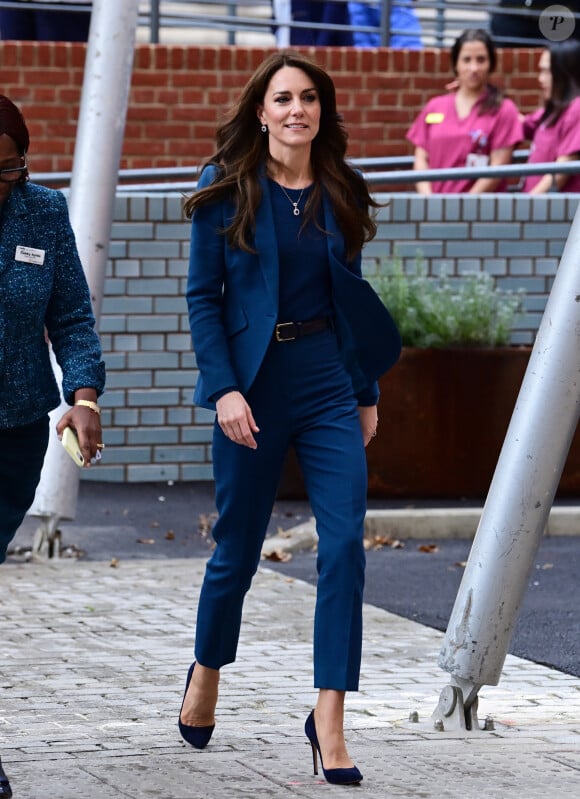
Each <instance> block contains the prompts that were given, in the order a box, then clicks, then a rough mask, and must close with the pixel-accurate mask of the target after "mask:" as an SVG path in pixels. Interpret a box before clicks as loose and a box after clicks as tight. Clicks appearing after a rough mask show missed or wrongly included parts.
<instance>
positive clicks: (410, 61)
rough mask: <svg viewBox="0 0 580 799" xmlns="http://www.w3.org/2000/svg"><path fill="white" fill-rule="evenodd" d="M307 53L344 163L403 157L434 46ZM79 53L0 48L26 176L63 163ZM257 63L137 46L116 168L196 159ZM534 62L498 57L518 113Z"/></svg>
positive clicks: (258, 56)
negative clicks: (23, 129)
mask: <svg viewBox="0 0 580 799" xmlns="http://www.w3.org/2000/svg"><path fill="white" fill-rule="evenodd" d="M307 52H308V53H309V54H310V55H311V56H312V57H314V58H315V59H316V61H317V62H318V63H319V64H321V65H322V66H324V67H325V68H326V69H327V70H328V71H329V72H330V74H331V75H332V77H333V78H334V81H335V84H336V86H337V93H338V107H339V110H340V111H341V113H342V114H343V116H344V119H345V122H346V125H347V128H348V131H349V135H350V139H349V154H350V155H351V156H352V157H359V156H385V155H405V154H407V153H410V152H411V148H410V146H409V144H408V143H407V142H406V140H405V133H406V131H407V129H408V127H409V125H410V124H411V122H412V120H413V118H414V117H415V115H416V114H417V112H418V110H419V109H420V108H421V107H422V106H423V104H424V103H425V101H426V100H427V99H428V98H429V97H431V96H433V95H434V94H438V93H441V92H442V91H444V87H445V84H446V83H447V82H448V81H449V80H450V78H451V73H450V71H449V60H448V53H447V51H442V50H431V49H429V50H423V51H403V50H392V51H391V50H386V49H378V50H364V49H363V50H360V49H352V48H334V47H333V48H330V47H329V48H325V49H318V50H314V49H309V50H308V51H307ZM84 57H85V45H84V44H71V43H60V42H58V43H55V42H11V41H6V42H0V78H1V91H2V92H3V93H4V94H6V95H8V96H9V97H10V98H11V99H12V100H14V101H15V102H16V103H17V104H19V105H20V107H21V108H22V110H23V112H24V115H25V118H26V120H27V123H28V125H29V128H30V132H31V140H32V144H31V150H30V162H31V168H32V171H33V172H44V171H59V170H68V169H70V167H71V161H72V155H73V152H74V137H75V131H76V121H77V116H78V105H79V101H80V94H81V88H82V81H83V68H84ZM263 58H264V50H263V49H258V48H242V47H225V46H224V47H205V48H198V47H185V46H165V45H148V44H140V45H138V46H137V50H136V56H135V64H134V71H133V78H132V87H131V97H130V108H129V114H128V118H127V126H126V132H125V143H124V148H123V160H122V166H123V167H129V168H141V167H147V166H155V167H161V166H182V165H189V164H197V163H199V162H200V161H201V160H202V159H203V158H204V157H205V156H207V155H208V154H209V153H210V152H211V150H212V147H213V135H214V131H215V125H216V121H217V120H218V119H219V116H220V114H221V112H222V110H223V109H224V108H225V107H227V106H229V105H230V103H231V102H232V101H233V99H234V98H235V97H236V96H237V93H238V89H239V87H240V86H241V85H243V83H244V82H245V81H246V79H247V78H248V76H249V75H250V74H251V72H252V71H253V69H254V68H255V67H256V66H257V65H258V64H259V63H260V62H261V61H262V60H263ZM537 60H538V51H537V50H536V51H534V50H527V49H521V50H513V51H512V50H506V51H501V50H500V51H499V64H498V69H497V74H496V76H495V82H496V83H497V84H498V85H502V86H503V87H504V88H505V90H506V92H507V93H508V94H509V96H511V97H512V99H513V100H515V102H516V103H517V104H518V105H519V106H520V108H521V109H522V111H529V110H533V109H534V108H535V107H537V105H538V103H539V102H540V95H539V91H538V87H537V77H536V75H537Z"/></svg>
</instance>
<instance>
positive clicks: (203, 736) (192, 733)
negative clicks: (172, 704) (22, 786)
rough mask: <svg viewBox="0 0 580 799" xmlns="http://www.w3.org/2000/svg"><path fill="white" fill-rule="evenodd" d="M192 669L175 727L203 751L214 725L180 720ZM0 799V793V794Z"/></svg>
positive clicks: (190, 668) (190, 672) (188, 673)
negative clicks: (197, 725)
mask: <svg viewBox="0 0 580 799" xmlns="http://www.w3.org/2000/svg"><path fill="white" fill-rule="evenodd" d="M194 668H195V662H193V663H192V664H191V666H190V667H189V671H188V672H187V679H186V681H185V691H184V694H183V702H182V703H181V710H180V711H179V719H178V722H177V726H178V727H179V732H180V734H181V737H182V738H183V740H184V741H186V742H187V743H188V744H190V745H191V746H193V747H195V748H196V749H205V747H206V746H207V745H208V743H209V741H210V738H211V736H212V734H213V731H214V729H215V724H210V725H209V726H207V727H192V726H190V725H189V724H184V723H183V722H182V720H181V711H182V710H183V704H184V702H185V697H186V694H187V689H188V688H189V683H190V682H191V677H192V675H193V670H194ZM0 799H2V794H1V793H0Z"/></svg>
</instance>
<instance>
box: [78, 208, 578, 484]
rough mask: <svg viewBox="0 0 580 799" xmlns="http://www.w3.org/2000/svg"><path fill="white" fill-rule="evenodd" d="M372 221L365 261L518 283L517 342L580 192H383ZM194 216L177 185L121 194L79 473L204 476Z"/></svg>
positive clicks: (369, 268) (532, 317)
mask: <svg viewBox="0 0 580 799" xmlns="http://www.w3.org/2000/svg"><path fill="white" fill-rule="evenodd" d="M378 199H379V200H380V201H381V202H387V203H388V204H387V205H386V206H385V207H383V208H381V210H380V212H379V232H378V235H377V237H376V239H375V240H374V241H373V242H371V243H370V244H369V245H368V246H367V247H366V249H365V253H364V271H365V273H366V274H367V275H368V276H369V277H370V276H372V275H375V274H376V273H377V272H378V271H379V270H380V269H381V266H382V264H383V263H384V261H385V260H388V259H390V258H393V257H394V256H396V257H398V258H400V259H401V260H402V262H403V264H404V265H405V268H410V269H414V268H416V259H417V255H418V254H420V256H421V258H422V260H423V262H424V264H425V267H426V268H427V270H428V272H429V274H433V275H437V274H439V273H440V272H441V271H442V270H445V271H446V272H447V274H449V275H450V276H459V275H461V274H462V273H464V272H466V271H474V270H485V271H487V272H489V273H491V274H493V275H494V276H495V277H496V279H497V282H498V285H499V286H501V287H503V288H510V289H517V288H523V289H524V290H525V292H526V298H525V313H524V314H523V315H522V317H521V319H520V320H519V322H518V324H517V327H516V329H515V330H514V333H513V338H512V340H513V343H522V344H530V343H531V342H532V341H533V337H534V334H535V331H536V330H537V328H538V325H539V322H540V319H541V316H542V313H543V310H544V307H545V303H546V300H547V296H548V293H549V291H550V287H551V284H552V280H553V277H554V275H555V272H556V269H557V266H558V261H559V257H560V256H561V254H562V251H563V248H564V244H565V241H566V237H567V235H568V231H569V228H570V224H571V221H572V219H573V217H574V212H575V210H576V206H577V204H578V200H579V197H578V196H577V195H576V196H574V195H545V196H541V197H532V196H529V195H517V194H514V195H487V196H484V197H469V196H467V195H462V196H449V197H444V196H436V197H429V198H427V197H420V196H416V195H409V194H391V195H388V196H387V195H379V196H378ZM188 252H189V224H188V222H187V221H186V220H185V219H184V217H183V213H182V198H181V197H180V196H179V195H176V194H172V195H161V196H160V195H157V194H156V195H152V196H147V195H130V196H129V195H127V196H123V195H120V196H119V197H118V198H117V201H116V207H115V217H114V225H113V231H112V240H111V244H110V250H109V263H108V268H107V279H106V284H105V291H104V300H103V305H102V315H101V320H100V332H101V339H102V344H103V351H104V356H105V360H106V363H107V371H108V382H107V391H106V393H105V395H104V396H103V398H102V400H101V405H102V408H103V423H104V427H105V435H104V438H105V443H106V450H105V454H104V457H103V462H102V464H101V465H100V466H99V467H98V469H91V470H88V471H86V472H83V479H85V480H87V479H88V480H90V479H93V480H106V481H115V482H143V481H158V480H162V481H165V480H180V481H182V480H183V481H185V480H188V481H192V480H193V481H195V480H211V479H212V476H213V475H212V466H211V430H212V423H213V414H212V413H209V412H208V411H206V410H203V409H200V408H194V407H193V405H192V394H193V388H194V385H195V381H196V376H197V372H196V363H195V355H194V353H193V352H192V348H191V340H190V336H189V325H188V321H187V309H186V305H185V299H184V297H185V288H186V280H187V262H188Z"/></svg>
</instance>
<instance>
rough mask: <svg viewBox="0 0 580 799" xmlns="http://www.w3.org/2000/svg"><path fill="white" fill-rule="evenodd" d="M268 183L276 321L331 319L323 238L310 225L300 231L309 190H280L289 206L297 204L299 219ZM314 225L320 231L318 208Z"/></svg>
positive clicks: (274, 185) (326, 260)
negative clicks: (274, 253) (275, 260)
mask: <svg viewBox="0 0 580 799" xmlns="http://www.w3.org/2000/svg"><path fill="white" fill-rule="evenodd" d="M269 183H270V195H271V197H272V212H273V215H274V228H275V231H276V241H277V242H278V261H279V264H280V272H279V295H278V321H279V322H304V321H305V320H306V319H317V318H319V317H321V316H331V315H332V312H333V308H332V297H331V279H330V265H329V263H328V247H327V243H326V234H325V233H323V232H322V230H319V229H318V228H317V227H316V225H315V224H314V222H313V221H310V222H308V223H307V224H306V226H305V227H304V228H302V225H303V223H304V208H305V206H306V202H307V200H308V197H309V195H310V192H311V189H312V187H311V186H308V187H306V188H305V189H304V190H302V189H288V188H286V187H284V191H286V194H288V196H289V197H290V198H291V200H292V202H298V209H299V211H300V216H295V215H294V214H293V207H292V203H291V202H290V200H289V199H288V197H286V195H285V194H284V192H283V191H282V189H281V187H280V185H279V184H278V183H276V182H275V181H274V180H270V181H269ZM317 221H318V223H319V225H320V227H321V228H322V229H324V218H323V213H322V208H321V209H320V212H319V214H318V220H317Z"/></svg>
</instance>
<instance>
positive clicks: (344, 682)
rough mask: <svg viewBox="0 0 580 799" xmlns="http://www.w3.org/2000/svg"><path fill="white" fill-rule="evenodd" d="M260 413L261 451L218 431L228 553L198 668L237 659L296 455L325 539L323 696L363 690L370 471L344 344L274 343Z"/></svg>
mask: <svg viewBox="0 0 580 799" xmlns="http://www.w3.org/2000/svg"><path fill="white" fill-rule="evenodd" d="M247 400H248V403H249V405H250V407H251V409H252V412H253V414H254V418H255V420H256V424H257V425H258V427H259V428H260V432H259V433H258V434H256V440H257V444H258V449H257V450H251V449H248V448H247V447H243V446H240V445H238V444H235V443H233V442H232V441H230V440H229V439H228V438H227V437H226V436H225V435H224V434H223V433H222V431H221V429H220V427H219V425H218V424H217V422H216V425H215V429H214V438H213V463H214V475H215V482H216V505H217V509H218V520H217V522H216V524H215V526H214V529H213V537H214V539H215V541H216V548H215V550H214V553H213V555H212V557H211V558H210V560H209V562H208V564H207V568H206V573H205V578H204V582H203V586H202V589H201V595H200V599H199V607H198V615H197V628H196V644H195V657H196V659H197V661H198V662H199V663H201V664H202V665H203V666H208V667H210V668H215V669H219V668H221V667H222V666H224V665H225V664H226V663H232V662H233V661H234V660H235V657H236V650H237V645H238V638H239V632H240V624H241V618H242V605H243V601H244V596H245V594H246V592H247V591H248V589H249V587H250V584H251V581H252V578H253V576H254V574H255V572H256V569H257V567H258V564H259V561H260V553H261V548H262V544H263V541H264V536H265V533H266V529H267V526H268V522H269V519H270V515H271V513H272V507H273V504H274V500H275V497H276V490H277V487H278V482H279V478H280V473H281V470H282V466H283V463H284V460H285V457H286V453H287V450H288V446H289V445H290V444H293V445H294V447H295V449H296V454H297V456H298V460H299V462H300V465H301V468H302V473H303V476H304V481H305V485H306V489H307V491H308V496H309V499H310V504H311V507H312V511H313V513H314V516H315V518H316V526H317V531H318V536H319V545H318V560H317V568H318V586H317V597H316V609H315V618H314V685H315V687H316V688H332V689H336V690H357V688H358V678H359V671H360V659H361V646H362V602H363V586H364V568H365V553H364V547H363V535H364V516H365V511H366V491H367V467H366V458H365V451H364V443H363V439H362V433H361V427H360V421H359V414H358V410H357V403H356V399H355V397H354V395H353V391H352V384H351V381H350V377H349V376H348V373H347V372H346V370H345V368H344V366H343V364H342V361H341V360H340V356H339V353H338V346H337V342H336V337H335V335H334V333H332V332H330V331H324V332H322V333H318V334H315V335H312V336H307V337H304V338H302V339H298V340H296V341H292V342H280V343H277V342H272V344H271V345H270V348H269V350H268V353H267V355H266V358H265V360H264V363H263V364H262V367H261V369H260V372H259V374H258V376H257V378H256V381H255V383H254V385H253V386H252V388H251V390H250V391H249V392H248V396H247Z"/></svg>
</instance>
